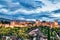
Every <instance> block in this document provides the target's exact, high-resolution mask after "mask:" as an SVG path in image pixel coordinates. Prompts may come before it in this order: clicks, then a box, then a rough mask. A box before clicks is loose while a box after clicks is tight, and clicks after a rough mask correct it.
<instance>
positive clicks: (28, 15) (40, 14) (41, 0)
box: [0, 0, 60, 21]
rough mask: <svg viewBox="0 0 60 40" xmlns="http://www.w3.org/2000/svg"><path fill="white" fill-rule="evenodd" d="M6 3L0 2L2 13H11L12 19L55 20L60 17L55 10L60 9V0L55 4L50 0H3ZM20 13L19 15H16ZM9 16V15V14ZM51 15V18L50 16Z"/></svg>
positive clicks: (0, 11)
mask: <svg viewBox="0 0 60 40" xmlns="http://www.w3.org/2000/svg"><path fill="white" fill-rule="evenodd" d="M2 1H5V2H6V4H4V5H2V4H0V13H2V14H6V15H11V16H10V17H11V18H12V19H21V20H27V21H28V20H29V21H30V20H36V19H39V20H47V21H53V20H54V19H60V13H58V12H57V13H56V12H54V11H55V10H58V9H60V6H59V5H60V2H56V0H55V2H54V3H55V4H54V3H52V2H51V1H49V0H27V1H25V0H20V1H21V2H19V1H17V0H16V1H14V0H9V1H8V0H2ZM21 3H23V4H21ZM18 14H19V16H18V17H16V16H17V15H18ZM7 17H8V16H7ZM50 17H51V18H50Z"/></svg>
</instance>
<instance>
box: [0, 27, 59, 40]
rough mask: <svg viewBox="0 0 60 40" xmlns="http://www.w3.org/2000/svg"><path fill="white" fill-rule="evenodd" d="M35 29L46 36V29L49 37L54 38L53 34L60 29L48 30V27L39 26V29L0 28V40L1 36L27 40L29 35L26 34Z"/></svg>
mask: <svg viewBox="0 0 60 40" xmlns="http://www.w3.org/2000/svg"><path fill="white" fill-rule="evenodd" d="M36 28H39V29H40V31H41V32H42V33H43V34H44V35H46V36H48V28H49V29H50V30H49V33H50V36H51V37H54V38H56V33H55V32H60V28H55V29H54V28H50V27H46V26H40V27H36V26H35V27H14V28H10V27H7V28H4V27H1V28H0V39H1V38H2V36H16V37H18V38H26V39H28V38H29V35H28V33H29V32H30V31H31V30H33V29H36Z"/></svg>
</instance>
